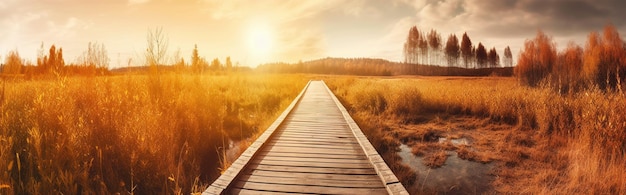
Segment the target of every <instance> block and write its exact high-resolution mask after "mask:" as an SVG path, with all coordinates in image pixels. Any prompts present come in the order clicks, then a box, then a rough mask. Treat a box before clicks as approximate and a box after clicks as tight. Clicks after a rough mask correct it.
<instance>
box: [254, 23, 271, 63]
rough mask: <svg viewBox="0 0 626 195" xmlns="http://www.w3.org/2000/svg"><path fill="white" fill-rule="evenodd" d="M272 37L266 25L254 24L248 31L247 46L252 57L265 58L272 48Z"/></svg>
mask: <svg viewBox="0 0 626 195" xmlns="http://www.w3.org/2000/svg"><path fill="white" fill-rule="evenodd" d="M273 43H274V40H273V36H272V32H271V30H270V28H269V27H268V26H267V25H263V24H255V25H252V26H251V27H250V30H249V31H248V46H249V49H250V53H251V54H252V55H254V56H259V57H260V56H267V55H269V54H270V53H271V50H272V47H273Z"/></svg>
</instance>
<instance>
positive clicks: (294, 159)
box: [259, 156, 369, 164]
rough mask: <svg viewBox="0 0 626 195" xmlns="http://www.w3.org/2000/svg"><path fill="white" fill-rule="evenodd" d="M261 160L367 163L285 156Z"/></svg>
mask: <svg viewBox="0 0 626 195" xmlns="http://www.w3.org/2000/svg"><path fill="white" fill-rule="evenodd" d="M259 158H263V160H280V161H296V162H297V161H305V162H327V163H342V164H343V163H346V164H352V163H369V161H367V159H336V158H305V157H300V156H298V157H285V156H263V157H261V156H259Z"/></svg>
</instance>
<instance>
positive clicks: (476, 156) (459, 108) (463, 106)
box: [328, 77, 626, 194]
mask: <svg viewBox="0 0 626 195" xmlns="http://www.w3.org/2000/svg"><path fill="white" fill-rule="evenodd" d="M328 84H329V86H330V87H331V89H333V91H334V92H335V93H336V94H337V96H338V97H339V98H340V100H342V101H343V102H344V104H345V105H347V107H348V109H349V111H350V112H351V113H352V114H353V115H358V116H360V117H361V118H367V119H369V120H374V119H377V120H382V121H381V122H378V123H379V125H380V126H379V127H377V128H376V129H375V130H368V128H367V127H364V128H363V130H364V131H366V132H367V131H375V132H376V134H377V136H371V135H372V134H367V135H368V137H369V138H370V140H377V139H379V138H381V137H385V139H389V138H387V137H392V138H396V139H398V140H400V141H402V142H403V143H405V144H407V145H413V148H414V149H416V148H417V150H427V149H428V148H429V147H428V144H426V145H421V146H420V145H419V144H416V143H418V142H422V141H420V140H424V136H423V135H426V134H427V133H428V131H425V130H428V129H429V128H430V129H435V130H434V131H436V132H439V134H437V135H438V136H441V137H446V136H450V132H454V131H462V132H464V133H463V134H465V135H464V136H468V137H469V138H471V139H473V140H474V143H473V144H472V146H471V147H464V146H460V147H456V151H457V152H459V155H460V156H459V157H461V158H465V159H473V160H476V161H479V162H489V161H495V162H496V165H497V166H496V168H495V169H494V171H493V174H494V175H497V176H498V177H496V178H497V179H496V180H495V181H494V182H493V183H492V184H493V185H494V187H495V188H494V190H495V191H497V192H501V193H530V194H537V193H548V194H554V193H558V194H561V193H562V194H571V193H576V194H579V193H582V194H623V193H626V179H625V178H626V175H625V172H624V171H623V169H624V167H626V160H625V159H626V131H625V130H626V115H624V114H623V113H625V112H626V101H624V100H625V98H626V97H625V95H624V93H622V92H619V91H611V90H609V91H607V90H604V89H601V88H599V87H590V88H587V89H581V91H579V92H578V93H562V92H560V91H555V90H553V88H548V87H539V88H527V87H524V86H521V85H519V84H518V83H517V82H516V80H515V79H513V78H474V79H471V78H453V77H448V78H425V79H401V78H394V79H376V78H375V79H354V78H348V79H345V78H338V79H334V80H330V81H328ZM362 90H363V91H369V92H372V93H376V94H377V96H378V100H376V101H377V102H385V103H386V104H385V105H387V106H384V107H379V108H377V109H375V112H373V110H371V109H370V110H367V109H363V108H365V107H366V105H362V104H366V103H367V101H360V99H361V98H367V97H363V96H367V93H361V92H359V91H362ZM407 91H408V92H407ZM411 92H413V93H411ZM392 94H394V95H392ZM396 94H401V95H396ZM401 96H404V97H401ZM381 97H382V98H381ZM390 102H396V103H395V104H396V105H400V106H395V107H392V106H389V105H391V103H390ZM381 105H382V104H381ZM383 108H384V109H383ZM403 109H405V110H411V111H410V112H405V111H401V110H403ZM433 115H436V116H443V117H432V116H433ZM464 118H470V119H468V120H465V119H464ZM472 118H473V119H472ZM459 119H463V120H459ZM483 119H485V120H483ZM357 122H363V121H357ZM359 124H361V123H359ZM450 127H453V128H451V129H452V130H448V128H450ZM409 130H412V131H413V132H412V133H411V131H409ZM409 137H413V138H409ZM427 137H428V136H427ZM411 142H413V143H411ZM426 143H428V142H426ZM422 144H423V143H422ZM375 146H376V145H375ZM376 147H377V148H378V147H379V146H376ZM436 147H445V144H439V146H436ZM386 151H391V150H388V149H387V150H386ZM434 151H437V150H434ZM379 152H381V151H379ZM417 153H420V152H419V151H418V152H417ZM386 160H387V159H386ZM388 163H389V162H388ZM393 171H394V173H398V172H397V170H393ZM418 174H419V173H418Z"/></svg>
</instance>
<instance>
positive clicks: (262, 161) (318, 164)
mask: <svg viewBox="0 0 626 195" xmlns="http://www.w3.org/2000/svg"><path fill="white" fill-rule="evenodd" d="M250 163H252V164H261V165H276V166H302V167H319V168H345V169H371V168H373V167H372V165H371V164H369V163H368V162H365V163H362V162H361V163H334V162H319V161H282V160H268V159H265V158H264V159H254V160H252V161H250Z"/></svg>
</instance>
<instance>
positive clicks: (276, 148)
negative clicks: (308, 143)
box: [263, 146, 363, 155]
mask: <svg viewBox="0 0 626 195" xmlns="http://www.w3.org/2000/svg"><path fill="white" fill-rule="evenodd" d="M263 151H268V152H296V153H308V154H329V155H359V154H363V153H362V151H360V150H354V149H350V150H335V149H322V148H297V149H296V148H292V147H280V146H268V147H267V148H264V149H263Z"/></svg>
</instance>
